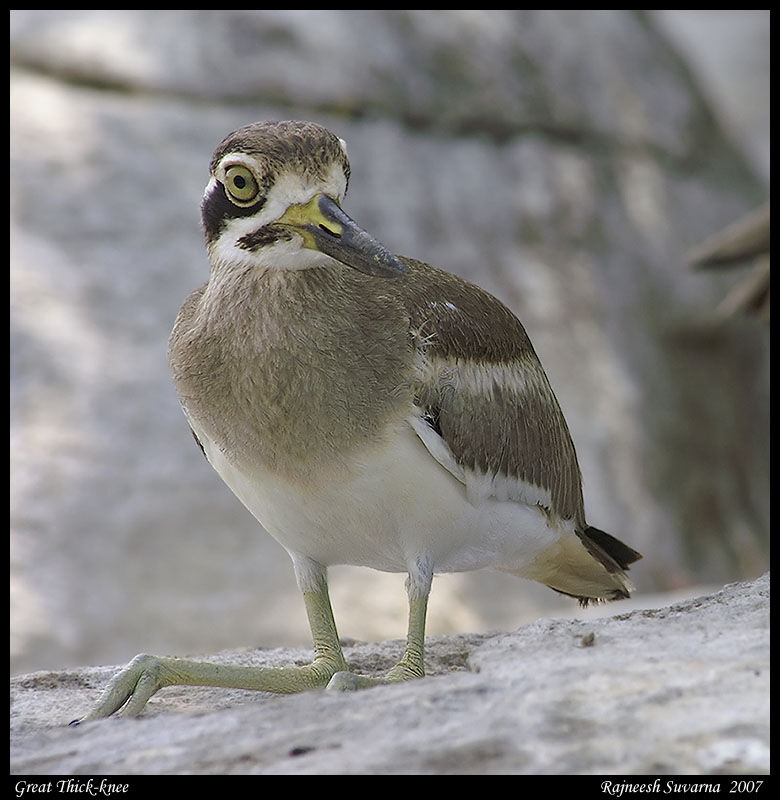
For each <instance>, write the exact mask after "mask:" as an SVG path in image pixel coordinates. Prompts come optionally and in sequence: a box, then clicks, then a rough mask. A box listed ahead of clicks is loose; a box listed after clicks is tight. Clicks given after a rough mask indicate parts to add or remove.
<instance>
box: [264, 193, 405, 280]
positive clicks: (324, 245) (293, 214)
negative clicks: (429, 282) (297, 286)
mask: <svg viewBox="0 0 780 800" xmlns="http://www.w3.org/2000/svg"><path fill="white" fill-rule="evenodd" d="M276 224H277V225H284V226H285V227H289V228H292V229H293V230H294V231H296V233H299V234H300V235H301V236H302V237H303V246H304V247H306V248H308V249H309V250H317V251H319V252H320V253H325V254H326V255H329V256H331V258H335V259H336V261H340V262H341V263H342V264H346V265H347V266H348V267H352V268H353V269H356V270H358V272H364V273H365V274H366V275H375V276H378V277H382V278H393V277H396V276H397V275H403V274H404V273H405V272H406V269H405V267H404V265H403V264H402V263H401V261H400V260H399V259H398V257H397V256H394V255H393V254H392V253H391V252H390V251H389V250H388V249H387V248H386V247H385V246H384V245H382V244H380V243H379V242H378V241H377V240H376V239H374V237H373V236H371V235H370V234H368V233H366V232H365V231H364V230H363V229H362V228H361V227H360V226H359V225H358V224H357V223H356V222H355V221H354V220H353V219H352V218H351V217H349V216H347V214H345V213H344V212H343V211H342V210H341V207H340V206H339V204H338V203H337V202H336V201H335V200H334V199H333V198H331V197H328V195H326V194H318V195H317V196H316V197H314V198H312V199H311V200H310V201H309V202H308V203H303V204H301V205H295V206H290V207H289V208H288V209H287V211H285V212H284V214H283V215H282V216H281V217H280V218H279V219H278V220H277V222H276Z"/></svg>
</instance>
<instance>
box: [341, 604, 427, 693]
mask: <svg viewBox="0 0 780 800" xmlns="http://www.w3.org/2000/svg"><path fill="white" fill-rule="evenodd" d="M427 611H428V594H427V592H426V593H425V594H418V593H412V592H410V594H409V632H408V634H407V637H406V649H405V650H404V654H403V657H402V658H401V660H400V661H399V662H398V663H397V664H396V665H395V666H394V667H393V668H392V669H391V670H390V671H389V672H388V673H387V674H386V675H385V676H383V677H381V678H372V677H369V676H367V675H356V674H355V673H354V672H337V673H336V674H335V675H334V676H333V677H332V678H331V679H330V683H328V689H336V690H339V691H350V690H353V689H365V688H367V687H369V686H379V685H381V684H385V683H394V682H396V681H408V680H413V679H414V678H422V677H423V676H424V675H425V663H424V657H425V615H426V613H427Z"/></svg>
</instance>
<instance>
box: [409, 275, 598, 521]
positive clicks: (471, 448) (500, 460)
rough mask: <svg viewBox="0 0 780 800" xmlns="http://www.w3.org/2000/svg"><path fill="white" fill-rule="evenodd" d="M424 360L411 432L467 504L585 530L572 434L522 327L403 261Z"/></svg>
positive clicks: (482, 296)
mask: <svg viewBox="0 0 780 800" xmlns="http://www.w3.org/2000/svg"><path fill="white" fill-rule="evenodd" d="M404 262H405V264H406V265H407V269H408V276H409V277H408V279H405V280H406V281H407V284H408V286H409V292H408V295H407V297H408V300H407V308H408V311H409V317H410V320H411V325H412V334H413V338H414V341H415V347H416V351H417V357H418V370H417V381H416V383H415V386H414V393H415V414H414V416H413V418H412V419H411V420H410V422H411V424H412V427H413V428H414V430H415V431H416V433H417V435H418V436H419V437H420V439H421V440H422V442H423V444H424V445H425V446H426V448H427V449H428V451H429V452H430V454H431V455H432V456H433V457H434V458H435V459H436V460H437V461H438V462H439V463H440V464H441V465H442V466H443V467H444V468H445V469H447V470H449V472H450V473H452V475H454V476H455V477H456V478H457V479H458V480H460V481H461V482H462V483H464V484H465V486H466V489H467V494H468V497H469V499H470V500H471V501H472V502H473V503H475V504H479V503H480V502H482V501H483V500H484V499H486V498H487V497H495V498H497V499H499V500H514V501H518V502H522V503H526V504H528V505H538V506H540V507H542V508H543V509H544V510H546V511H548V512H549V513H551V514H553V515H555V516H557V517H559V518H562V519H573V520H574V521H575V524H576V527H577V528H579V529H582V528H584V525H585V521H584V512H583V502H582V489H581V477H580V470H579V466H578V464H577V456H576V453H575V451H574V445H573V443H572V439H571V436H570V434H569V429H568V427H567V425H566V421H565V419H564V417H563V414H562V412H561V409H560V407H559V405H558V401H557V400H556V398H555V395H554V394H553V391H552V388H551V387H550V384H549V381H548V380H547V376H546V375H545V373H544V370H543V369H542V365H541V363H540V362H539V359H538V358H537V356H536V353H535V352H534V349H533V346H532V345H531V342H530V340H529V339H528V336H527V334H526V332H525V329H524V328H523V326H522V324H521V323H520V321H519V320H518V319H517V318H516V317H515V316H514V314H512V312H511V311H509V309H507V308H506V307H505V306H504V305H502V304H501V303H500V302H499V301H498V300H496V299H495V298H494V297H493V296H492V295H490V294H488V293H487V292H485V291H483V290H482V289H479V288H478V287H476V286H473V285H472V284H469V283H467V282H466V281H463V280H462V279H460V278H457V277H455V276H453V275H450V274H448V273H443V272H440V271H438V270H434V269H433V268H432V267H429V266H428V265H425V264H422V263H420V262H414V261H410V260H404Z"/></svg>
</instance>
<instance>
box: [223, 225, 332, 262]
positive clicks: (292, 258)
mask: <svg viewBox="0 0 780 800" xmlns="http://www.w3.org/2000/svg"><path fill="white" fill-rule="evenodd" d="M231 227H232V226H231ZM233 232H234V231H231V234H232V233H233ZM235 242H236V239H234V238H233V236H232V235H231V236H224V235H223V236H221V237H220V238H219V239H218V240H217V241H216V242H214V244H213V245H212V248H211V257H212V259H213V261H214V263H219V264H225V265H230V266H231V267H232V268H236V267H255V268H257V269H279V270H288V269H289V270H296V269H312V268H314V267H327V266H330V265H333V264H334V263H337V262H335V261H334V259H332V258H331V257H330V256H326V255H325V254H324V253H319V252H317V251H316V250H308V249H306V248H304V247H303V239H302V238H301V237H300V236H298V235H295V234H293V238H292V239H285V240H282V241H279V242H276V243H275V244H272V245H264V246H263V247H260V248H258V249H257V250H245V249H244V248H242V247H239V246H238V245H237V244H236V243H235Z"/></svg>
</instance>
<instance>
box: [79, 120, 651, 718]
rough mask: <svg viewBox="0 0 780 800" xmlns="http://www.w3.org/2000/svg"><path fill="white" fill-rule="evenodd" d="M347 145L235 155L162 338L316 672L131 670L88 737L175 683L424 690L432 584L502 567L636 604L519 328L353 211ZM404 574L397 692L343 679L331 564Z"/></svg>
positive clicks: (289, 131)
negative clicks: (284, 568) (202, 249)
mask: <svg viewBox="0 0 780 800" xmlns="http://www.w3.org/2000/svg"><path fill="white" fill-rule="evenodd" d="M350 172H351V168H350V162H349V159H348V157H347V149H346V144H345V142H344V140H343V139H341V138H339V137H338V136H337V135H336V134H334V133H332V132H331V131H329V130H328V129H326V128H325V127H323V126H321V125H319V124H317V123H313V122H301V121H282V122H276V121H275V122H256V123H253V124H250V125H247V126H245V127H242V128H239V129H238V130H236V131H234V132H233V133H231V134H229V135H228V136H227V137H225V138H224V139H223V140H222V142H221V143H220V144H219V146H218V147H217V149H216V151H215V152H214V155H213V157H212V159H211V163H210V177H209V180H208V183H207V186H206V188H205V192H204V195H203V200H202V205H201V216H202V223H203V229H204V234H205V244H206V251H207V254H208V258H209V261H210V266H211V270H210V275H209V279H208V281H207V282H206V283H205V284H204V285H202V286H201V287H200V288H198V289H196V290H194V291H193V292H192V293H191V294H190V295H189V296H188V297H187V298H186V300H185V301H184V303H183V305H182V307H181V310H180V311H179V314H178V317H177V318H176V322H175V324H174V327H173V331H172V333H171V336H170V340H169V349H168V359H169V365H170V369H171V373H172V376H173V382H174V385H175V388H176V391H177V394H178V397H179V400H180V403H181V406H182V409H183V411H184V414H185V416H186V419H187V421H188V423H189V426H190V428H191V429H192V433H193V435H194V437H195V440H196V442H197V444H198V445H199V446H200V448H201V450H202V451H203V453H204V454H205V456H206V458H207V459H208V461H209V463H210V464H211V466H212V467H213V468H214V469H215V470H216V472H217V473H218V474H219V476H220V477H221V478H222V480H223V481H224V482H225V483H226V484H227V485H228V486H229V487H230V489H231V490H232V491H233V493H234V494H235V495H236V496H237V497H238V499H239V500H240V501H241V502H242V503H243V504H244V506H246V508H247V509H248V510H249V511H250V512H251V514H252V515H253V516H254V517H255V518H256V519H257V521H258V522H259V523H260V524H261V525H262V526H263V528H265V530H266V531H267V532H268V533H270V535H271V536H272V537H274V538H275V539H276V540H277V541H278V542H279V543H280V544H281V545H282V547H284V549H285V550H286V551H287V552H288V553H289V555H290V558H291V560H292V565H293V569H294V573H295V577H296V580H297V584H298V587H299V589H300V591H301V593H302V595H303V601H304V606H305V609H306V613H307V615H308V620H309V624H310V627H311V632H312V639H313V649H314V658H313V661H312V662H311V664H308V665H305V666H290V667H281V668H265V667H258V666H242V665H224V664H213V663H208V662H202V661H194V660H188V659H180V658H174V657H168V656H166V657H158V656H153V655H149V654H142V655H139V656H136V658H134V659H133V660H132V661H131V662H130V663H129V664H128V665H127V666H126V667H125V668H123V669H122V670H121V671H120V672H119V673H118V675H117V676H116V677H115V678H114V679H113V680H112V681H111V682H110V684H109V685H108V687H107V689H106V690H105V691H104V693H103V696H102V697H101V698H100V700H99V701H98V703H97V705H96V706H95V708H94V709H93V710H92V711H91V712H90V713H89V714H87V715H86V716H85V717H84V718H82V720H79V721H84V720H92V719H99V718H103V717H108V716H111V715H113V714H121V715H128V716H134V715H137V714H139V713H141V711H142V710H143V708H144V707H145V705H146V703H147V701H148V700H149V698H150V697H151V696H152V695H153V694H154V693H155V692H156V691H158V690H159V689H160V688H162V687H164V686H169V685H173V684H186V685H201V686H221V687H233V688H244V689H257V690H262V691H269V692H280V693H291V692H299V691H304V690H309V689H313V688H317V687H327V688H329V689H335V690H352V689H361V688H364V687H368V686H374V685H378V684H391V683H394V682H396V681H406V680H411V679H416V678H420V677H422V676H423V675H424V674H425V665H424V645H425V619H426V610H427V604H428V597H429V594H430V591H431V584H432V580H433V576H434V575H435V574H438V573H447V572H463V571H470V570H476V569H481V568H486V567H492V568H495V569H498V570H501V571H504V572H508V573H511V574H514V575H517V576H519V577H523V578H528V579H532V580H535V581H538V582H541V583H543V584H546V585H547V586H549V587H551V588H552V589H554V590H556V591H557V592H560V593H562V594H565V595H569V596H572V597H574V598H577V599H579V600H580V602H581V603H583V604H587V603H589V602H594V601H595V602H598V601H607V600H616V599H620V598H625V597H628V596H629V594H630V592H631V591H632V589H633V587H632V585H631V583H630V581H629V579H628V577H627V575H626V570H627V569H628V568H629V565H630V564H632V563H633V562H635V561H636V560H637V559H639V558H641V555H640V554H639V553H638V552H637V551H635V550H634V549H632V548H631V547H629V546H628V545H626V544H624V543H623V542H622V541H620V540H619V539H617V538H615V537H613V536H611V535H610V534H608V533H605V532H603V531H601V530H599V529H598V528H595V527H592V526H590V525H588V524H587V523H586V520H585V512H584V504H583V495H582V479H581V474H580V469H579V466H578V462H577V456H576V452H575V448H574V444H573V441H572V437H571V435H570V432H569V429H568V427H567V424H566V421H565V419H564V416H563V413H562V411H561V408H560V406H559V404H558V401H557V400H556V397H555V395H554V393H553V390H552V388H551V386H550V383H549V381H548V379H547V376H546V374H545V372H544V370H543V368H542V365H541V363H540V361H539V358H538V357H537V355H536V353H535V351H534V348H533V346H532V344H531V341H530V339H529V337H528V335H527V333H526V331H525V329H524V327H523V325H522V324H521V322H520V321H519V320H518V318H517V317H516V316H515V314H514V313H512V311H510V310H509V308H507V307H506V306H505V305H504V304H503V303H501V302H500V301H499V300H498V299H496V298H495V297H493V296H492V295H491V294H489V293H488V292H486V291H484V290H483V289H481V288H479V287H477V286H475V285H474V284H472V283H469V282H467V281H466V280H464V279H462V278H460V277H458V276H456V275H454V274H451V273H448V272H445V271H442V270H440V269H437V268H435V267H432V266H430V265H428V264H426V263H424V262H422V261H418V260H415V259H413V258H408V257H404V256H398V255H395V254H393V253H391V252H390V251H389V250H388V249H387V248H386V247H385V246H384V245H382V244H381V243H380V242H379V241H378V240H377V239H375V238H374V237H373V236H372V235H371V234H370V233H368V232H367V231H365V230H364V229H362V228H361V227H360V226H359V225H358V224H357V223H356V222H355V221H354V220H353V219H352V217H350V216H348V214H347V213H346V212H345V211H344V210H343V209H342V204H343V202H344V198H345V195H346V191H347V186H348V183H349V179H350ZM337 564H349V565H356V566H365V567H370V568H373V569H375V570H380V571H386V572H397V573H405V574H406V591H407V596H408V603H409V616H408V633H407V640H406V646H405V649H404V652H403V656H402V658H401V660H400V661H399V662H398V664H396V665H395V666H393V667H392V668H391V669H390V670H389V672H387V673H386V674H384V675H380V676H375V675H358V674H355V673H353V672H351V671H350V670H349V667H348V664H347V662H346V660H345V658H344V654H343V651H342V647H341V643H340V640H339V634H338V631H337V628H336V623H335V620H334V616H333V611H332V608H331V603H330V599H329V595H328V582H327V572H328V567H330V566H333V565H337Z"/></svg>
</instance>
